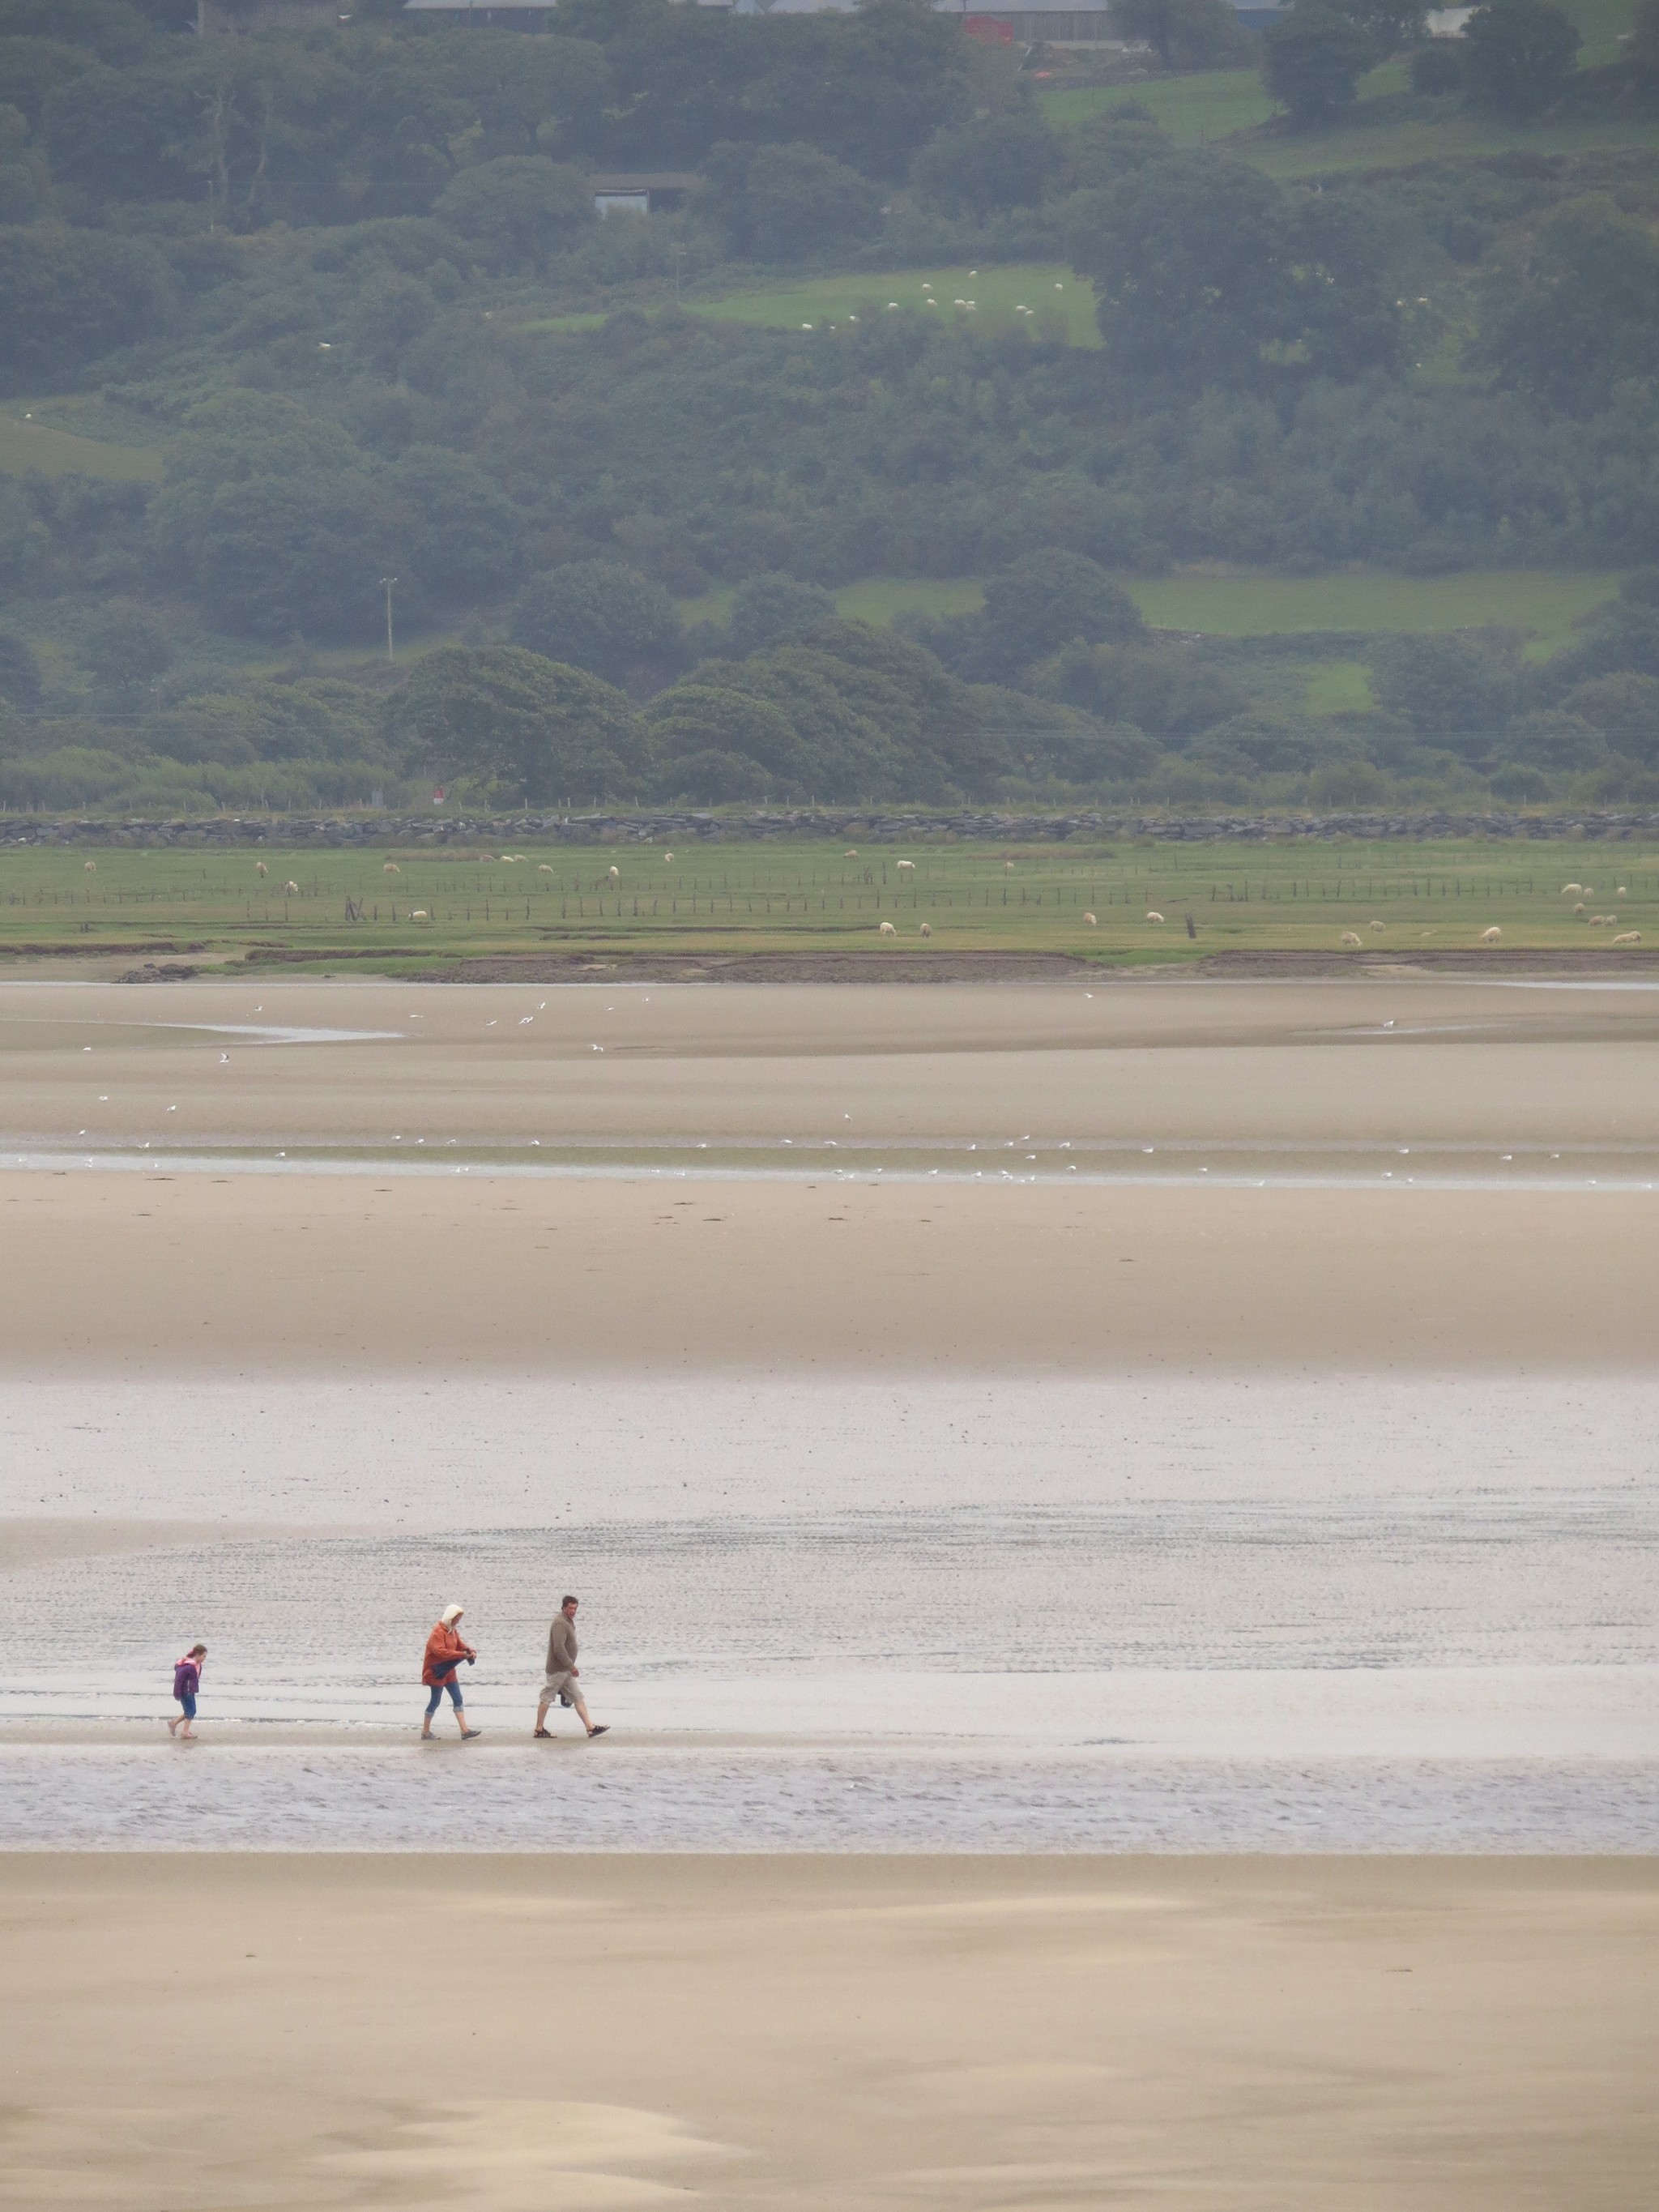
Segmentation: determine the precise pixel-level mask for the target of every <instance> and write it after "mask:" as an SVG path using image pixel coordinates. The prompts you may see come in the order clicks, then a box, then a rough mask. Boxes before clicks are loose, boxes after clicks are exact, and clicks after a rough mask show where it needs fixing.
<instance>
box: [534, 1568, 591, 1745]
mask: <svg viewBox="0 0 1659 2212" xmlns="http://www.w3.org/2000/svg"><path fill="white" fill-rule="evenodd" d="M576 1602H577V1601H576V1600H575V1599H574V1597H568V1598H566V1599H565V1601H564V1602H563V1604H562V1605H561V1606H560V1607H559V1610H558V1612H557V1613H556V1614H555V1615H554V1619H553V1626H552V1627H551V1628H550V1629H549V1630H548V1632H547V1680H545V1681H544V1683H543V1684H542V1697H541V1703H540V1704H539V1705H538V1706H537V1708H536V1733H537V1735H538V1736H551V1735H552V1733H553V1731H552V1729H550V1728H549V1726H548V1725H547V1709H548V1707H549V1706H550V1705H551V1704H552V1703H553V1700H554V1699H556V1698H565V1699H568V1701H569V1702H570V1704H572V1705H574V1707H575V1708H576V1717H577V1719H578V1720H579V1721H580V1723H581V1724H582V1726H583V1727H584V1728H585V1729H586V1730H587V1733H588V1735H590V1736H595V1735H605V1733H606V1729H607V1726H608V1723H601V1724H600V1725H599V1727H597V1728H596V1727H595V1726H594V1724H593V1723H592V1721H591V1720H589V1718H588V1717H587V1707H586V1705H585V1704H584V1703H583V1700H582V1693H581V1692H580V1690H579V1689H578V1688H577V1686H576V1677H577V1676H578V1674H580V1672H581V1669H580V1667H578V1666H577V1664H576Z"/></svg>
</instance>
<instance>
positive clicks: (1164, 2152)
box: [0, 1806, 1659, 2212]
mask: <svg viewBox="0 0 1659 2212" xmlns="http://www.w3.org/2000/svg"><path fill="white" fill-rule="evenodd" d="M549 1817H550V1819H552V1820H556V1818H557V1812H556V1807H552V1806H550V1810H549ZM0 1912H3V1916H4V1926H5V1938H6V1948H7V1962H8V1986H9V1991H10V1996H11V2003H12V2007H13V2009H14V2013H15V2015H18V2016H19V2017H23V2018H27V2019H28V2020H29V2021H30V2022H31V2024H32V2032H31V2034H30V2036H29V2037H28V2038H27V2040H26V2041H21V2042H20V2041H19V2040H18V2039H15V2038H14V2040H13V2047H12V2050H11V2051H10V2053H9V2057H8V2061H7V2106H8V2113H7V2130H6V2152H5V2160H4V2164H3V2166H0V2203H5V2204H15V2205H17V2206H20V2207H30V2208H33V2207H37V2206H45V2205H77V2206H79V2205H84V2206H92V2205H103V2204H117V2203H118V2204H119V2205H121V2206H122V2207H123V2208H125V2212H171V2208H173V2207H174V2206H176V2205H178V2204H179V2203H199V2204H207V2203H211V2204H213V2205H216V2206H224V2207H227V2208H232V2207H246V2208H249V2212H253V2208H258V2212H275V2208H284V2212H286V2208H290V2207H292V2208H300V2207H310V2206H319V2207H325V2206H337V2205H343V2206H349V2205H356V2206H369V2205H376V2204H383V2205H384V2204H395V2205H398V2206H399V2207H404V2208H408V2212H424V2208H427V2207H434V2208H435V2207H438V2206H441V2205H453V2206H464V2207H480V2208H488V2212H589V2208H594V2212H599V2208H610V2207H612V2206H617V2207H622V2206H629V2205H635V2204H638V2205H647V2206H648V2205H656V2204H665V2203H696V2204H699V2205H702V2206H706V2207H708V2208H709V2212H728V2208H729V2212H742V2208H748V2207H756V2208H761V2207H766V2208H770V2207H775V2206H776V2205H779V2204H786V2203H787V2204H791V2205H799V2206H801V2207H803V2208H811V2212H842V2208H844V2207H847V2206H850V2205H857V2206H860V2207H861V2208H862V2207H867V2208H872V2212H876V2208H892V2209H893V2212H899V2209H900V2208H902V2212H921V2208H933V2207H941V2206H950V2207H963V2208H974V2212H1009V2208H1012V2207H1016V2206H1019V2207H1024V2206H1033V2205H1037V2204H1042V2205H1065V2206H1077V2207H1079V2208H1081V2207H1097V2206H1100V2205H1104V2204H1123V2205H1148V2206H1150V2205H1153V2204H1157V2205H1160V2206H1167V2207H1170V2208H1175V2212H1208V2208H1211V2207H1213V2206H1216V2205H1226V2206H1228V2207H1237V2208H1242V2212H1286V2209H1287V2208H1301V2207H1305V2208H1307V2212H1326V2208H1328V2207H1329V2206H1330V2205H1332V2204H1333V2203H1339V2202H1340V2203H1343V2204H1345V2205H1353V2206H1359V2207H1364V2208H1365V2212H1420V2208H1422V2207H1424V2206H1425V2205H1427V2206H1433V2207H1435V2208H1437V2212H1565V2208H1566V2207H1568V2206H1571V2207H1574V2208H1575V2212H1638V2208H1640V2207H1644V2206H1645V2205H1646V2204H1648V2203H1650V2202H1651V2189H1652V2178H1653V2173H1654V2171H1655V2167H1656V2163H1659V2123H1656V2120H1655V2118H1654V2112H1653V2100H1652V2097H1651V2095H1650V2085H1651V2081H1652V2077H1653V2073H1654V2069H1655V2066H1656V2063H1659V2043H1656V2033H1655V2016H1654V2009H1653V2006H1652V2002H1651V1996H1652V1984H1651V1972H1650V1969H1651V1960H1652V1948H1651V1947H1652V1944H1653V1942H1654V1938H1655V1936H1656V1933H1659V1890H1656V1881H1655V1875H1654V1870H1653V1867H1652V1864H1651V1863H1650V1862H1646V1863H1599V1864H1584V1863H1573V1862H1563V1861H1550V1862H1540V1861H1527V1860H1510V1861H1505V1862H1501V1863H1493V1862H1479V1861H1477V1862H1471V1863H1452V1862H1447V1861H1437V1860H1404V1861H1394V1862H1387V1863H1381V1864H1378V1863H1375V1862H1365V1861H1363V1860H1362V1861H1352V1860H1348V1861H1331V1860H1320V1859H1312V1858H1301V1859H1297V1860H1294V1861H1283V1860H1275V1861H1273V1862H1270V1863H1263V1862H1261V1861H1252V1860H1249V1859H1234V1860H1231V1861H1227V1862H1217V1861H1214V1860H1203V1859H1154V1860H1146V1859H1133V1858H1130V1859H1115V1860H1108V1861H1101V1860H1062V1861H1055V1860H1046V1859H1043V1858H1041V1857H1028V1858H1022V1859H1017V1860H1006V1859H1005V1860H984V1859H975V1858H949V1859H939V1858H934V1859H922V1860H912V1861H908V1862H907V1861H900V1862H895V1861H891V1860H883V1859H862V1860H855V1861H849V1860H846V1859H839V1860H836V1859H830V1860H823V1859H813V1858H810V1857H809V1858H798V1859H794V1860H776V1859H774V1860H771V1861H764V1862H756V1861H753V1860H735V1861H734V1860H731V1859H724V1860H722V1859H696V1858H693V1859H681V1860H664V1859H661V1858H643V1859H641V1858H631V1859H630V1858H616V1857H612V1858H605V1859H598V1860H595V1859H576V1860H569V1859H563V1860H560V1859H552V1860H550V1859H547V1858H539V1859H530V1860H526V1859H522V1858H519V1859H514V1858H486V1859H462V1860H435V1859H433V1858H431V1857H428V1858H426V1859H423V1860H403V1861H392V1862H387V1861H384V1860H381V1861H367V1862H366V1861H363V1860H356V1861H354V1860H339V1859H334V1858H330V1857H307V1858H304V1859H295V1858H264V1859H259V1860H249V1859H247V1858H241V1859H234V1858H232V1859H225V1858H220V1859H211V1858H210V1859H203V1860H196V1861H191V1862H179V1861H178V1860H161V1861H157V1860H155V1859H147V1858H145V1857H143V1856H132V1857H125V1858H122V1859H118V1860H112V1859H107V1858H99V1859H84V1858H83V1859H80V1860H69V1861H63V1860H59V1861H57V1862H52V1863H46V1862H43V1861H41V1860H39V1859H24V1860H18V1859H15V1858H13V1859H7V1860H3V1861H0Z"/></svg>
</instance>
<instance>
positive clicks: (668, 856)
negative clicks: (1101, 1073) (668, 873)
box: [662, 853, 674, 868]
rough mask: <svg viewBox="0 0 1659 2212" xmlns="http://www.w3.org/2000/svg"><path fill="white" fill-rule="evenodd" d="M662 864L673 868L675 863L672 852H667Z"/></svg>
mask: <svg viewBox="0 0 1659 2212" xmlns="http://www.w3.org/2000/svg"><path fill="white" fill-rule="evenodd" d="M662 864H663V866H664V867H665V868H671V867H672V866H673V865H674V855H673V854H671V853H665V854H663V856H662Z"/></svg>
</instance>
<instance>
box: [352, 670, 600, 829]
mask: <svg viewBox="0 0 1659 2212" xmlns="http://www.w3.org/2000/svg"><path fill="white" fill-rule="evenodd" d="M387 726H388V729H389V732H391V734H392V737H393V738H395V739H396V740H397V741H398V743H399V744H402V745H403V746H404V749H405V750H406V752H407V755H408V757H409V758H410V763H411V765H412V766H413V765H418V766H420V767H422V768H425V769H430V770H431V772H432V773H433V774H434V775H437V776H440V777H441V778H443V779H444V780H445V781H453V780H454V779H455V778H457V777H462V776H465V777H467V778H469V779H471V780H472V781H477V782H478V783H481V784H483V785H484V786H485V787H487V788H488V790H489V792H490V793H491V794H492V795H493V796H495V797H496V798H498V799H501V800H503V801H505V802H507V803H509V804H513V805H518V804H521V803H522V804H527V805H542V804H550V805H559V804H562V802H563V801H565V800H567V799H580V800H581V801H582V802H583V803H586V802H587V801H589V800H590V799H595V798H599V799H604V798H606V797H611V798H620V797H622V796H623V795H625V794H629V793H632V792H633V790H634V789H635V787H636V784H637V781H638V780H639V778H640V775H641V764H642V753H641V734H640V728H639V724H638V722H637V721H636V720H635V714H634V711H633V709H632V708H631V707H630V706H629V703H628V702H627V700H626V699H625V698H624V697H623V695H622V693H621V692H620V691H617V690H614V689H613V688H612V686H611V685H610V684H604V683H601V682H600V681H599V678H598V677H596V676H590V675H588V674H587V673H586V671H585V670H583V669H580V668H567V667H564V666H562V665H561V664H560V663H559V662H557V661H553V660H544V659H542V657H541V656H540V655H539V654H538V653H526V652H524V651H523V650H522V649H521V648H520V647H518V646H514V645H495V646H480V647H469V646H459V645H451V646H441V647H439V648H438V650H437V651H436V652H435V653H425V654H423V655H422V658H421V659H419V660H418V661H416V664H415V669H414V672H413V673H412V674H411V676H410V679H409V681H408V683H407V684H404V688H403V690H401V691H397V692H394V693H393V694H392V697H391V699H390V701H389V702H387Z"/></svg>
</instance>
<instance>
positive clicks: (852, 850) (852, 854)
mask: <svg viewBox="0 0 1659 2212" xmlns="http://www.w3.org/2000/svg"><path fill="white" fill-rule="evenodd" d="M858 856H859V848H858V847H857V846H856V845H849V846H848V848H847V850H846V851H845V852H844V853H843V854H842V856H841V857H842V860H857V858H858ZM669 858H670V859H672V858H673V854H669Z"/></svg>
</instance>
